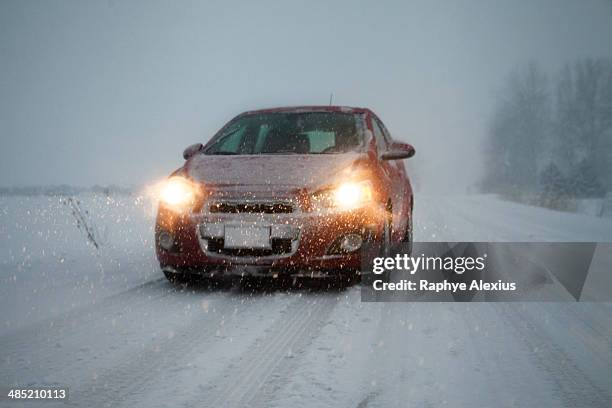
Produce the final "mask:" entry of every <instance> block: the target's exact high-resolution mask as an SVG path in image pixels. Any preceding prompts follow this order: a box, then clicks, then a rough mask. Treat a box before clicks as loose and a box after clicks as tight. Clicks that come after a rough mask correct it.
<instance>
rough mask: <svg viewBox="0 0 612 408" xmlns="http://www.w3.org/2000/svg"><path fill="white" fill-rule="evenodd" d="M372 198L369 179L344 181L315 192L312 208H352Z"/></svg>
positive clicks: (367, 202) (369, 201)
mask: <svg viewBox="0 0 612 408" xmlns="http://www.w3.org/2000/svg"><path fill="white" fill-rule="evenodd" d="M372 200H373V188H372V183H371V182H370V181H369V180H364V181H359V182H353V181H349V182H345V183H342V184H340V185H338V186H337V187H335V188H332V189H329V190H324V191H321V192H318V193H315V194H314V195H313V196H312V204H313V209H314V210H315V211H316V210H325V209H327V210H328V209H337V210H352V209H355V208H360V207H363V206H364V205H367V204H369V203H371V202H372Z"/></svg>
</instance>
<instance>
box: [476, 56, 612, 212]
mask: <svg viewBox="0 0 612 408" xmlns="http://www.w3.org/2000/svg"><path fill="white" fill-rule="evenodd" d="M484 155H485V177H484V178H483V180H482V184H481V188H482V190H483V191H484V192H493V193H499V194H502V195H504V196H506V197H508V198H512V199H516V200H518V201H527V202H531V203H535V204H539V205H544V206H547V207H551V208H559V209H566V208H567V207H571V202H572V201H575V200H577V199H588V198H600V197H603V196H605V195H606V193H607V192H610V191H612V62H611V61H609V60H606V59H583V60H579V61H576V62H574V63H572V64H567V65H566V66H564V67H563V68H562V69H561V70H560V72H559V73H558V74H557V75H556V76H553V77H552V78H551V77H549V76H547V75H546V74H545V73H544V72H543V71H542V70H541V69H540V68H539V67H538V65H537V64H535V63H530V64H529V65H527V66H525V67H523V68H521V69H519V70H517V71H515V72H514V73H513V74H512V75H511V76H510V77H509V78H508V79H507V80H506V83H505V84H504V86H503V87H502V88H501V92H500V94H499V98H498V100H497V104H496V106H495V109H494V111H493V114H492V117H491V118H490V125H489V130H488V137H487V143H486V145H485V152H484ZM567 209H569V208H567Z"/></svg>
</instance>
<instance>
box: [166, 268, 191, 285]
mask: <svg viewBox="0 0 612 408" xmlns="http://www.w3.org/2000/svg"><path fill="white" fill-rule="evenodd" d="M164 276H165V277H166V279H168V280H169V281H170V282H171V283H173V284H175V285H184V284H187V283H189V282H190V279H189V276H188V275H187V274H185V273H182V272H171V271H168V270H164Z"/></svg>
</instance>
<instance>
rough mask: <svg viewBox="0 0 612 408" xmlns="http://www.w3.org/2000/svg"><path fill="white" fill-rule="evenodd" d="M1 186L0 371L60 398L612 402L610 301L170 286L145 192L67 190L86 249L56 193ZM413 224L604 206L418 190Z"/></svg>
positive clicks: (537, 226)
mask: <svg viewBox="0 0 612 408" xmlns="http://www.w3.org/2000/svg"><path fill="white" fill-rule="evenodd" d="M0 200H1V201H2V208H3V212H0V225H1V226H0V257H1V258H0V259H1V262H2V264H1V265H2V271H1V272H0V282H1V285H0V309H1V310H2V313H3V321H2V323H3V324H2V326H1V328H0V350H2V351H1V352H0V385H1V386H5V385H13V384H19V385H21V386H27V385H31V386H35V385H37V384H38V385H41V384H60V385H66V386H68V387H69V388H70V404H71V405H73V406H113V407H115V406H125V407H173V406H185V407H192V406H194V407H195V406H198V407H203V406H204V407H205V406H211V407H212V406H214V407H222V406H255V407H258V406H259V407H264V406H265V407H268V406H272V407H287V406H315V407H328V406H343V407H390V406H392V407H395V406H418V407H421V406H423V407H429V406H432V407H433V406H442V405H446V406H453V407H454V406H461V407H468V406H469V407H490V406H502V407H515V406H516V407H529V406H533V407H541V406H567V407H574V406H596V407H609V406H611V405H612V382H610V377H611V375H612V305H611V304H609V303H461V304H460V303H362V302H361V301H360V291H359V288H358V287H349V288H344V289H331V290H324V289H320V288H316V287H315V288H310V289H295V288H293V289H292V288H288V287H285V286H282V287H277V288H273V289H270V290H265V291H264V290H258V291H255V292H251V291H246V290H243V289H241V288H239V287H222V288H210V287H206V286H197V285H196V286H193V287H189V288H186V289H185V288H177V287H173V286H172V285H170V284H169V283H167V282H166V281H165V280H164V279H161V274H160V273H159V271H157V269H156V267H155V262H154V258H153V253H152V243H151V238H152V232H151V224H152V220H151V218H150V211H149V209H148V208H147V204H146V203H143V202H140V201H138V200H136V201H134V200H133V199H131V198H121V199H116V200H115V199H113V200H110V201H109V200H108V199H102V198H100V197H86V198H83V206H84V207H87V208H89V209H90V212H91V214H92V215H91V216H92V223H93V224H96V225H97V228H98V230H99V231H100V233H99V237H100V240H101V241H102V246H101V250H99V251H97V250H95V249H94V248H93V247H91V246H90V245H87V244H86V243H84V242H83V236H82V234H81V231H79V230H78V229H77V228H76V227H75V226H74V223H73V222H72V220H71V216H70V212H69V211H67V209H66V208H65V206H64V205H60V204H58V202H57V199H55V198H47V197H32V198H27V199H24V198H22V197H8V198H7V197H4V198H0ZM147 214H149V215H147ZM415 239H416V240H421V241H430V240H443V241H452V240H457V241H486V240H496V241H600V242H612V220H609V219H601V218H591V217H587V216H581V215H573V214H567V213H559V212H553V211H549V210H545V209H540V208H533V207H528V206H523V205H519V204H514V203H508V202H503V201H499V200H497V199H495V198H493V197H489V196H467V197H466V196H463V197H451V196H448V197H445V196H429V197H427V196H423V197H417V198H416V206H415ZM1 404H8V402H7V401H6V400H0V405H1ZM32 405H36V406H38V405H40V404H38V403H33V404H32ZM45 405H46V406H51V405H52V404H45ZM58 405H61V404H58ZM7 406H28V404H24V403H23V402H19V403H14V404H12V405H7Z"/></svg>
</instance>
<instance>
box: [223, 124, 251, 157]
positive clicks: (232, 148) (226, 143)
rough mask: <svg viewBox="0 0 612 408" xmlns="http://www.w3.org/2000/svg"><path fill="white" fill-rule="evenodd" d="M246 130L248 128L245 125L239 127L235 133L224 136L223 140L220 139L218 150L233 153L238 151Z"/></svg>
mask: <svg viewBox="0 0 612 408" xmlns="http://www.w3.org/2000/svg"><path fill="white" fill-rule="evenodd" d="M245 130H246V128H245V127H243V128H242V129H238V130H237V131H235V132H234V133H232V134H230V135H229V136H227V137H226V138H224V139H223V140H222V141H220V143H219V147H218V149H217V151H220V152H233V153H235V152H238V149H239V147H240V143H241V142H242V136H243V135H244V132H245Z"/></svg>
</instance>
